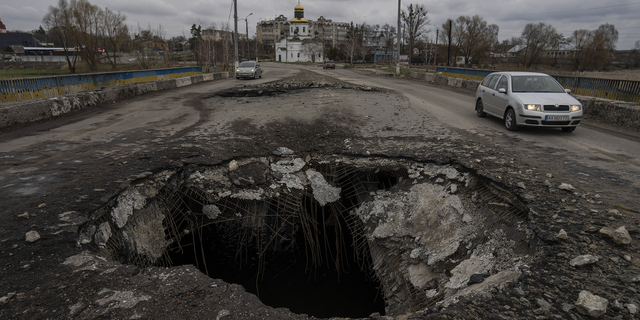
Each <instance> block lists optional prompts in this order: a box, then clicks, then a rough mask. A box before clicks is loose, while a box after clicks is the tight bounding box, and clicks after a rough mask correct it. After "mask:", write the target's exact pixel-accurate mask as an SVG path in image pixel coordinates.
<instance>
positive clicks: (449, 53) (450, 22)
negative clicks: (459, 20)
mask: <svg viewBox="0 0 640 320" xmlns="http://www.w3.org/2000/svg"><path fill="white" fill-rule="evenodd" d="M452 25H453V20H451V19H449V49H448V50H447V67H450V66H451V64H450V63H451V26H452Z"/></svg>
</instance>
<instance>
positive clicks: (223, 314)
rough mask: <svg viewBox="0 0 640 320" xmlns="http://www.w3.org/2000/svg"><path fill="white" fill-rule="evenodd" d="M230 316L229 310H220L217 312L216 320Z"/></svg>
mask: <svg viewBox="0 0 640 320" xmlns="http://www.w3.org/2000/svg"><path fill="white" fill-rule="evenodd" d="M229 315H231V312H229V310H227V309H222V310H220V312H218V315H217V316H216V320H220V319H222V318H224V317H226V316H229Z"/></svg>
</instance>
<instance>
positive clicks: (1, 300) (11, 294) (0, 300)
mask: <svg viewBox="0 0 640 320" xmlns="http://www.w3.org/2000/svg"><path fill="white" fill-rule="evenodd" d="M15 295H16V293H15V292H9V293H7V295H6V296H4V297H1V298H0V306H2V305H5V304H7V303H8V302H9V300H11V298H13V297H14V296H15Z"/></svg>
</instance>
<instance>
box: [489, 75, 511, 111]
mask: <svg viewBox="0 0 640 320" xmlns="http://www.w3.org/2000/svg"><path fill="white" fill-rule="evenodd" d="M500 89H504V92H500ZM508 93H509V77H508V76H507V75H506V74H505V75H502V77H501V78H500V80H498V83H497V84H496V88H495V95H493V96H492V97H491V99H492V101H491V104H492V105H493V108H494V110H495V113H496V114H497V115H499V116H503V115H504V112H505V109H506V108H507V104H508V101H509V95H508Z"/></svg>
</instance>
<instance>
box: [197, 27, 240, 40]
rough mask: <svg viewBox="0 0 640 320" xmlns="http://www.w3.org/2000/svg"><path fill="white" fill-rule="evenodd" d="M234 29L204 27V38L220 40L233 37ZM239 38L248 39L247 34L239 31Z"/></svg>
mask: <svg viewBox="0 0 640 320" xmlns="http://www.w3.org/2000/svg"><path fill="white" fill-rule="evenodd" d="M233 33H234V32H233V31H229V30H215V29H203V30H202V33H201V34H202V39H204V40H213V41H218V40H222V39H233ZM238 40H241V41H246V40H247V34H246V33H241V32H238Z"/></svg>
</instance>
